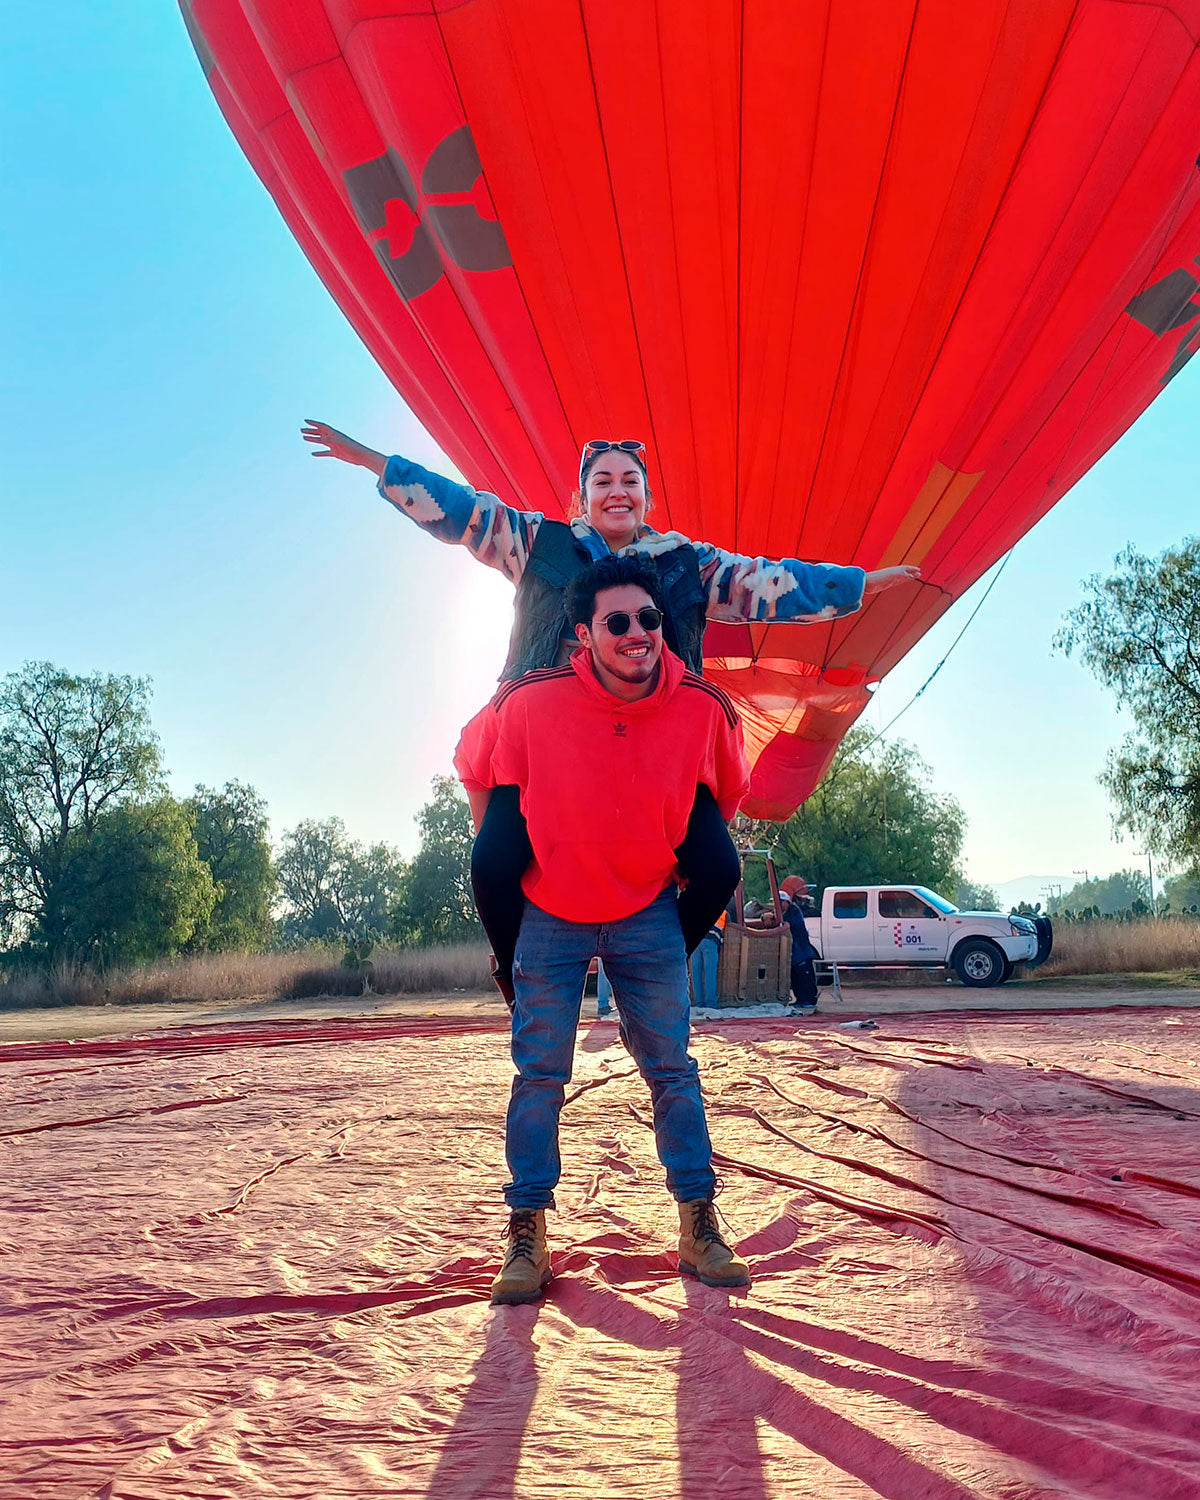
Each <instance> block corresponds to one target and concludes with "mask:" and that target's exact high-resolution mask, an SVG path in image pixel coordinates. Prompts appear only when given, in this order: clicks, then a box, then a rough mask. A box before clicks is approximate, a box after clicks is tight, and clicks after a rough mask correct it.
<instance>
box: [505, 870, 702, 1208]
mask: <svg viewBox="0 0 1200 1500" xmlns="http://www.w3.org/2000/svg"><path fill="white" fill-rule="evenodd" d="M596 957H599V958H601V959H602V960H603V962H604V967H605V969H606V970H607V971H608V976H609V978H610V979H611V980H612V985H613V990H614V992H615V994H616V998H617V1003H618V1005H619V1006H620V1009H621V1016H622V1019H623V1021H624V1025H625V1034H626V1037H627V1039H628V1042H629V1048H630V1051H631V1052H632V1053H633V1056H634V1059H635V1060H636V1062H637V1065H638V1068H639V1070H640V1072H641V1075H642V1077H643V1078H644V1079H645V1080H646V1082H647V1083H648V1084H649V1085H650V1098H651V1101H652V1102H653V1106H654V1139H655V1143H656V1144H657V1147H658V1159H659V1161H661V1162H662V1164H663V1166H664V1167H665V1168H666V1173H667V1187H668V1189H669V1190H670V1192H671V1194H672V1196H673V1197H675V1198H676V1199H678V1201H679V1202H681V1203H686V1202H689V1201H690V1200H691V1199H693V1198H708V1197H710V1196H711V1195H712V1193H713V1190H714V1188H715V1187H716V1177H715V1175H714V1173H713V1169H712V1146H711V1144H710V1143H709V1139H708V1124H707V1122H706V1120H705V1118H704V1101H703V1099H702V1098H701V1096H700V1074H699V1069H698V1068H697V1066H696V1062H695V1059H694V1058H692V1057H689V1056H688V1050H687V1046H688V1030H689V1027H688V976H687V959H686V956H685V954H684V949H683V932H682V930H681V928H680V926H679V913H678V911H677V909H676V896H675V888H674V886H668V887H667V889H666V890H665V891H663V892H662V894H661V895H660V896H658V897H657V898H656V899H655V900H654V901H652V902H651V903H650V905H649V906H647V907H645V908H644V909H643V910H642V911H639V912H635V913H634V914H633V916H631V917H623V918H622V919H621V921H619V922H610V923H606V924H605V925H603V926H601V925H598V924H596V923H589V922H565V921H563V920H562V918H561V917H552V916H551V915H550V913H549V912H545V911H542V910H541V909H540V908H539V907H536V906H534V904H533V902H532V901H527V902H526V903H525V915H524V916H523V917H522V919H521V933H520V936H519V937H518V939H517V952H516V961H515V963H514V964H513V984H514V988H515V990H516V996H517V1003H516V1007H515V1009H514V1010H513V1018H512V1056H513V1064H514V1066H515V1067H516V1070H517V1076H516V1078H514V1079H513V1086H512V1097H511V1098H510V1100H509V1104H508V1124H507V1130H506V1135H505V1154H506V1156H507V1159H508V1168H509V1171H510V1172H511V1173H512V1181H511V1182H510V1183H508V1184H507V1185H506V1187H505V1189H504V1200H505V1202H506V1203H507V1204H508V1206H509V1207H510V1208H553V1207H554V1189H555V1186H556V1185H557V1183H558V1179H559V1174H560V1172H561V1170H562V1163H561V1161H560V1158H559V1154H558V1116H559V1112H560V1110H561V1109H562V1105H563V1096H564V1094H565V1092H566V1085H567V1084H568V1082H569V1081H570V1078H571V1063H572V1059H573V1057H574V1053H575V1031H576V1028H577V1027H578V1025H579V1006H580V1001H581V1000H582V998H583V981H584V978H585V976H586V975H587V969H588V965H589V964H590V963H591V961H592V959H593V958H596Z"/></svg>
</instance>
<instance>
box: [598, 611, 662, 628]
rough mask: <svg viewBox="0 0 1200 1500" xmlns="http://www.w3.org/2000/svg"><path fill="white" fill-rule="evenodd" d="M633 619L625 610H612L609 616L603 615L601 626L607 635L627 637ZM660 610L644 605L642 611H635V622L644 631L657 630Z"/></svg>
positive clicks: (659, 626)
mask: <svg viewBox="0 0 1200 1500" xmlns="http://www.w3.org/2000/svg"><path fill="white" fill-rule="evenodd" d="M633 620H634V617H633V615H631V614H630V613H629V611H628V610H627V609H614V610H613V612H612V614H611V615H605V616H604V618H603V620H601V622H600V623H601V624H602V625H603V626H604V628H605V629H606V630H607V631H608V633H609V635H628V634H629V632H630V629H631V628H632V626H633ZM662 620H663V617H662V610H661V609H653V608H651V606H650V605H648V604H647V605H646V606H645V608H644V609H639V610H638V611H637V622H638V624H639V625H640V626H641V627H642V629H643V630H645V631H651V630H658V629H660V628H661V626H662Z"/></svg>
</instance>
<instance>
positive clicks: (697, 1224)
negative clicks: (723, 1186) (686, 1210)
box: [692, 1198, 725, 1245]
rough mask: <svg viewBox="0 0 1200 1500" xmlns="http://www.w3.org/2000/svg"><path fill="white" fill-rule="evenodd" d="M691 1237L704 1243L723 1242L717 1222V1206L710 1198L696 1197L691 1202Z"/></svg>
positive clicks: (714, 1243) (721, 1243)
mask: <svg viewBox="0 0 1200 1500" xmlns="http://www.w3.org/2000/svg"><path fill="white" fill-rule="evenodd" d="M692 1238H693V1239H694V1240H699V1241H700V1242H701V1243H702V1244H706V1245H723V1244H724V1243H725V1241H724V1239H723V1237H722V1235H721V1228H720V1225H719V1224H718V1223H717V1206H716V1204H715V1203H714V1202H713V1201H712V1199H711V1198H697V1199H696V1201H695V1202H694V1203H693V1204H692Z"/></svg>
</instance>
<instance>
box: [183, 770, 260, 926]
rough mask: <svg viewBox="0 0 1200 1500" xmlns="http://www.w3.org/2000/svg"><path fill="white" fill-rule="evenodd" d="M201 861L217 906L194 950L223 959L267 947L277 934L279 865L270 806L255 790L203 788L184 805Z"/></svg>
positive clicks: (235, 784) (236, 784)
mask: <svg viewBox="0 0 1200 1500" xmlns="http://www.w3.org/2000/svg"><path fill="white" fill-rule="evenodd" d="M184 806H185V807H186V808H187V811H188V813H189V815H190V817H191V819H192V828H193V832H194V834H195V838H196V847H197V848H198V849H199V851H200V858H201V859H202V860H203V861H204V862H205V864H206V865H207V866H208V868H209V869H210V870H211V871H212V877H213V880H214V882H215V884H216V892H217V901H216V905H215V906H214V908H213V912H212V916H211V918H210V919H209V921H208V922H207V924H206V925H205V926H204V927H203V929H201V930H198V931H197V932H196V934H195V936H194V937H193V939H192V947H194V948H197V949H204V950H206V951H208V952H214V953H223V952H229V951H231V950H234V949H258V948H263V947H265V946H266V945H267V944H268V943H269V942H270V940H271V938H272V936H273V933H274V925H275V924H274V922H273V921H272V918H271V906H272V903H273V901H274V899H275V863H274V861H273V860H272V858H271V843H270V839H269V837H268V826H269V825H268V822H267V804H266V802H265V801H264V800H263V799H262V798H261V797H260V796H259V795H258V793H257V792H256V791H255V790H254V788H253V787H252V786H245V785H243V783H242V782H240V781H227V782H226V783H225V785H224V787H222V788H219V789H218V788H217V787H210V786H198V787H197V788H196V792H195V795H194V796H192V797H190V798H189V799H188V801H187V802H186V803H185V804H184Z"/></svg>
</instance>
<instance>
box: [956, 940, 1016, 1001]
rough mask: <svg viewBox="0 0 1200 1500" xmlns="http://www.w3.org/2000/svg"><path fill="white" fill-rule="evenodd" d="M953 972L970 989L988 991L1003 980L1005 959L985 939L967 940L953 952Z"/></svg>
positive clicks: (993, 945) (992, 944) (994, 946)
mask: <svg viewBox="0 0 1200 1500" xmlns="http://www.w3.org/2000/svg"><path fill="white" fill-rule="evenodd" d="M952 962H953V964H954V972H955V973H956V974H957V975H958V977H959V979H960V980H961V981H962V983H963V984H965V985H967V986H969V987H970V988H971V989H977V990H984V989H990V988H991V987H992V985H994V984H1000V983H1001V982H1002V980H1003V979H1004V965H1005V963H1006V959H1005V957H1004V954H1003V953H1001V952H1000V949H999V948H997V947H996V945H995V943H989V942H988V940H987V938H968V939H967V941H966V942H965V943H959V945H958V947H957V948H955V950H954V955H953V959H952Z"/></svg>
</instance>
